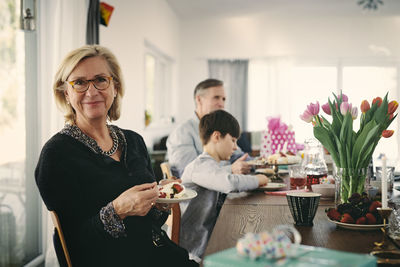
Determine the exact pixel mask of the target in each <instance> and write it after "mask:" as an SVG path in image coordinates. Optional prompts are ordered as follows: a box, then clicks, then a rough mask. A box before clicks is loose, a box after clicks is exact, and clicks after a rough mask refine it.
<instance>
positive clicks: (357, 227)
mask: <svg viewBox="0 0 400 267" xmlns="http://www.w3.org/2000/svg"><path fill="white" fill-rule="evenodd" d="M328 221H330V222H332V223H334V224H336V225H337V226H338V227H340V228H344V229H349V230H359V231H373V230H379V229H380V228H382V227H383V224H355V223H354V224H353V223H342V222H338V221H333V220H331V219H329V218H328Z"/></svg>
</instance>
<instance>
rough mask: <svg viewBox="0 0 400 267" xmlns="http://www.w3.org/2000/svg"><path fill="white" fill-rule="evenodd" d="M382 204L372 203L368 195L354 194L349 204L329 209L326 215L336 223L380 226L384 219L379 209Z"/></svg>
mask: <svg viewBox="0 0 400 267" xmlns="http://www.w3.org/2000/svg"><path fill="white" fill-rule="evenodd" d="M381 206H382V204H381V202H379V201H371V200H370V199H369V198H368V196H367V194H366V193H362V194H361V195H360V194H358V193H354V194H353V195H352V196H351V197H350V198H349V202H348V203H343V204H340V205H338V206H337V208H328V209H326V210H325V212H326V215H327V216H328V217H329V218H330V219H331V220H334V221H338V222H343V223H355V224H379V223H382V218H381V216H380V215H379V213H378V211H377V208H378V207H381Z"/></svg>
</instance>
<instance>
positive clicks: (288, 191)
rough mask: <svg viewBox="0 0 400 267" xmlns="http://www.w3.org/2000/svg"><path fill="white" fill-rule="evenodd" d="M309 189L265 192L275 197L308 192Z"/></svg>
mask: <svg viewBox="0 0 400 267" xmlns="http://www.w3.org/2000/svg"><path fill="white" fill-rule="evenodd" d="M308 191H309V190H308V189H299V190H286V191H272V192H270V191H264V193H265V194H267V195H274V196H286V194H287V193H291V192H308Z"/></svg>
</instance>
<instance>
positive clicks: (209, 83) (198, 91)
mask: <svg viewBox="0 0 400 267" xmlns="http://www.w3.org/2000/svg"><path fill="white" fill-rule="evenodd" d="M217 86H224V82H223V81H220V80H217V79H207V80H204V81H202V82H200V83H199V84H198V85H197V86H196V88H194V94H193V97H194V98H195V99H196V96H198V95H203V94H204V92H205V91H206V90H207V89H208V88H210V87H217Z"/></svg>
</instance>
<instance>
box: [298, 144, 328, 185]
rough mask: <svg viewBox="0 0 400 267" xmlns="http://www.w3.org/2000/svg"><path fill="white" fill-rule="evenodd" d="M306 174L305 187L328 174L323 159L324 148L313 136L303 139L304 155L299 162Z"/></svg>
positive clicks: (318, 181)
mask: <svg viewBox="0 0 400 267" xmlns="http://www.w3.org/2000/svg"><path fill="white" fill-rule="evenodd" d="M301 165H302V167H303V169H304V172H305V174H306V175H307V188H308V189H309V190H311V185H313V184H319V183H320V179H322V178H326V177H327V176H328V168H327V166H326V163H325V159H324V150H323V147H322V145H321V143H320V142H319V141H318V140H317V139H314V138H311V139H307V140H306V141H305V149H304V157H303V161H302V163H301Z"/></svg>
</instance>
